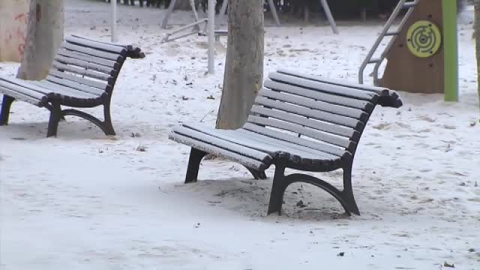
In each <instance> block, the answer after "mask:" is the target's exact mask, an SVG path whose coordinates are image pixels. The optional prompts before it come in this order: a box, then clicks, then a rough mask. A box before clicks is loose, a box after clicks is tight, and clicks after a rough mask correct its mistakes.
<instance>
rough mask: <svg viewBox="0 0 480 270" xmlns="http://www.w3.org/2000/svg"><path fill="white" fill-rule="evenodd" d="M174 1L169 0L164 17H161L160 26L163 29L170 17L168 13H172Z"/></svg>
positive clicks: (175, 0) (175, 1)
mask: <svg viewBox="0 0 480 270" xmlns="http://www.w3.org/2000/svg"><path fill="white" fill-rule="evenodd" d="M176 3H177V0H172V1H170V5H169V6H168V9H167V12H166V13H165V17H163V20H162V25H161V26H160V27H161V28H163V29H166V28H167V25H168V19H169V18H170V15H172V12H173V9H174V8H175V4H176Z"/></svg>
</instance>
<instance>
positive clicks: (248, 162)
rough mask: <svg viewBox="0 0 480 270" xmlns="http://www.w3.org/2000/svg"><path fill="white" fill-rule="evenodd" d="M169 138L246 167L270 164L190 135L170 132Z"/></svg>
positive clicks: (258, 167) (259, 167)
mask: <svg viewBox="0 0 480 270" xmlns="http://www.w3.org/2000/svg"><path fill="white" fill-rule="evenodd" d="M168 137H169V138H170V139H171V140H174V141H176V142H179V143H182V144H185V145H188V146H190V147H193V148H196V149H198V150H202V151H205V152H207V153H211V154H214V155H218V156H222V157H226V158H229V159H230V160H232V161H235V162H238V163H240V164H242V165H245V166H246V167H249V168H252V169H257V170H264V169H266V168H268V167H269V166H270V164H265V163H262V162H261V161H258V160H256V159H253V158H249V157H246V156H243V155H240V154H237V153H235V152H232V151H230V150H229V149H224V148H221V147H218V146H214V145H211V144H208V143H205V142H202V141H199V140H197V139H192V138H190V137H187V136H185V135H182V134H178V133H176V132H173V131H172V132H171V133H170V134H169V136H168Z"/></svg>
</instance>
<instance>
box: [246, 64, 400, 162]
mask: <svg viewBox="0 0 480 270" xmlns="http://www.w3.org/2000/svg"><path fill="white" fill-rule="evenodd" d="M269 78H270V80H266V81H265V83H264V89H262V91H261V92H260V93H259V94H258V96H257V98H256V99H255V103H254V105H253V107H252V110H251V113H250V116H249V118H248V121H247V123H246V124H245V126H244V129H247V130H250V131H253V132H257V133H261V134H264V135H266V136H269V137H273V138H276V139H281V140H287V141H290V142H292V143H296V144H299V145H303V146H307V147H310V148H313V149H317V150H320V151H322V152H325V153H329V154H333V155H336V156H339V157H343V156H344V155H353V154H354V153H355V150H356V147H357V144H358V142H359V140H360V136H361V133H362V132H363V130H364V128H365V123H366V122H367V121H368V118H369V117H370V114H371V113H372V111H373V109H374V107H375V105H376V104H377V103H378V101H379V98H380V97H381V96H382V95H381V93H380V92H378V91H373V90H372V91H366V90H364V89H362V90H360V89H356V88H352V87H346V86H341V85H338V84H337V85H335V84H332V83H327V82H320V81H315V80H313V79H312V78H305V77H303V78H302V77H298V76H295V75H294V74H291V73H290V74H288V73H281V72H280V73H279V72H276V73H271V74H270V75H269ZM397 97H398V96H397ZM400 106H401V104H400Z"/></svg>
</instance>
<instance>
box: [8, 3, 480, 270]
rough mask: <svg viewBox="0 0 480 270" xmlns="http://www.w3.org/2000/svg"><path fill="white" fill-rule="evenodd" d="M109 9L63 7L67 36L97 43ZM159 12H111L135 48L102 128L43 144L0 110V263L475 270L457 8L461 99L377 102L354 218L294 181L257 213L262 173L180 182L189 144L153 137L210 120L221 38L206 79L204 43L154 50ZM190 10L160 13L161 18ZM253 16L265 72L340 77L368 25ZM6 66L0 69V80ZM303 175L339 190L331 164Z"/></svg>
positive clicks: (368, 34)
mask: <svg viewBox="0 0 480 270" xmlns="http://www.w3.org/2000/svg"><path fill="white" fill-rule="evenodd" d="M109 11H110V8H109V6H108V4H106V3H101V2H95V1H86V0H76V1H74V0H69V1H67V7H66V19H67V21H66V24H67V25H66V34H79V35H82V36H87V37H91V38H96V39H100V40H105V41H108V40H109V38H110V37H109V22H108V18H109ZM163 12H164V11H163V10H156V9H145V8H144V9H141V8H138V7H137V8H126V7H124V6H123V5H119V18H120V22H119V27H118V33H119V42H120V43H133V44H134V45H137V46H140V47H141V48H142V49H143V50H144V51H145V52H146V55H147V57H146V58H145V59H142V60H131V59H129V60H127V62H126V64H125V65H124V67H123V70H122V72H121V74H120V77H119V79H118V81H117V85H116V88H115V91H114V96H113V108H112V116H113V121H114V126H115V128H116V131H117V134H118V135H117V136H115V137H112V138H108V137H105V136H104V135H103V134H102V132H101V131H100V129H98V128H97V127H95V126H93V125H92V124H90V123H88V122H86V121H83V120H81V119H78V118H74V117H68V118H67V121H66V122H62V123H61V124H60V128H59V136H58V138H45V136H46V130H47V121H48V111H47V110H45V109H38V108H36V107H34V106H31V105H30V104H27V103H23V102H18V103H15V104H14V105H13V107H12V111H13V113H12V115H11V124H10V125H9V126H7V127H1V128H0V180H1V185H0V268H1V269H2V270H17V269H22V270H29V269H55V270H56V269H62V270H63V269H69V270H76V269H112V270H118V269H242V270H246V269H273V268H275V269H449V268H447V267H446V266H444V263H447V264H454V265H455V269H467V270H471V269H475V270H477V269H480V235H479V233H478V230H479V228H480V187H479V179H480V166H479V165H480V162H479V157H480V140H479V132H480V130H479V129H480V124H479V123H478V120H479V112H478V98H477V94H476V63H475V56H474V42H473V40H472V39H471V36H472V31H471V28H472V27H471V24H469V23H470V21H471V16H470V15H469V14H466V15H465V16H463V17H462V20H461V24H460V25H459V31H460V35H459V37H460V42H459V53H460V78H461V80H460V90H461V91H460V97H461V99H460V102H458V103H445V102H443V96H442V95H422V94H410V93H403V92H400V95H401V97H402V99H403V101H404V103H405V105H404V106H403V107H402V108H400V109H399V110H396V109H388V108H381V107H379V108H377V109H376V111H375V112H374V114H373V115H372V117H371V119H370V121H369V123H368V127H367V129H366V131H365V133H364V135H363V137H362V141H361V144H360V146H359V149H358V152H357V155H356V161H355V164H354V168H353V183H354V192H355V195H356V199H357V202H358V205H359V207H360V211H361V212H362V215H361V216H354V217H347V216H345V215H343V214H342V213H343V210H342V209H341V207H340V205H339V204H338V203H337V202H336V201H335V200H334V199H333V198H332V197H331V196H330V195H328V194H326V193H325V192H323V191H322V190H320V189H318V188H314V187H310V186H308V185H304V184H295V185H292V186H291V187H289V189H288V190H287V193H286V197H285V205H284V215H282V216H277V215H270V216H266V210H267V204H268V199H269V192H270V188H271V178H269V179H268V180H266V181H254V180H252V177H251V176H250V175H249V174H248V172H247V171H246V170H245V169H244V168H243V167H241V166H240V165H238V164H236V163H232V162H228V161H226V160H206V161H204V162H202V167H201V169H200V175H199V179H201V181H199V182H198V183H196V184H189V185H184V184H183V178H184V176H185V171H186V165H187V160H188V154H189V148H188V147H186V146H184V145H181V144H178V143H175V142H173V141H170V140H168V133H169V132H170V130H171V129H172V127H173V126H176V125H178V124H179V123H199V122H202V123H204V124H205V125H207V126H210V127H213V126H214V124H215V118H216V111H217V108H218V103H219V101H220V96H221V86H222V82H223V67H224V58H225V38H222V40H221V43H220V44H217V46H216V48H217V53H216V54H217V58H216V61H217V62H216V70H215V71H216V74H215V75H214V76H209V75H207V74H206V70H207V57H206V56H207V50H206V47H207V44H206V37H196V36H191V37H189V38H185V39H181V40H179V41H177V42H172V43H167V44H161V43H160V40H161V39H162V38H163V36H164V35H165V33H166V30H162V29H160V27H159V24H160V22H161V18H162V14H163ZM466 12H467V13H470V14H471V13H473V12H472V10H471V9H467V11H466ZM190 18H191V15H190V14H189V13H185V12H175V13H174V15H173V16H172V23H173V24H175V25H177V24H182V23H187V22H188V21H189V19H190ZM266 19H267V25H268V27H267V28H266V40H265V45H266V46H265V73H266V74H267V73H268V72H272V71H275V70H276V69H278V68H287V69H290V70H296V71H299V72H306V73H309V74H314V75H323V76H326V77H330V78H332V79H340V80H350V81H352V82H355V81H356V78H357V70H358V67H359V65H360V63H361V61H362V60H363V58H364V57H365V55H366V53H367V50H368V48H369V46H371V44H372V43H373V38H374V37H375V36H376V35H377V34H378V33H379V31H380V30H381V24H380V23H378V22H375V23H368V24H361V23H358V22H355V23H353V22H340V23H339V30H340V35H334V34H333V33H332V32H331V29H330V28H329V27H328V25H327V24H326V22H323V23H318V22H317V24H319V25H301V24H290V25H286V26H283V27H279V28H276V27H273V26H271V25H272V21H271V18H270V17H269V16H266ZM354 24H355V25H354ZM17 68H18V64H14V63H1V64H0V74H1V75H2V76H14V75H15V72H16V69H17ZM93 112H95V113H97V115H101V114H100V113H101V109H100V108H97V109H94V110H93ZM267 174H268V175H269V176H270V177H271V176H273V171H272V170H271V169H270V170H269V171H268V172H267ZM315 175H317V176H322V177H323V176H327V177H328V179H330V182H332V183H334V184H335V185H341V180H340V179H341V172H333V173H328V174H315ZM297 205H298V206H297ZM303 205H306V206H307V207H302V206H303ZM342 255H343V256H342Z"/></svg>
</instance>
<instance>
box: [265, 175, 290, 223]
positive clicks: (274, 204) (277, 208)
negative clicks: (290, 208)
mask: <svg viewBox="0 0 480 270" xmlns="http://www.w3.org/2000/svg"><path fill="white" fill-rule="evenodd" d="M284 180H285V167H276V168H275V176H274V177H273V184H272V192H271V194H270V203H269V204H268V212H267V214H268V215H270V214H271V213H275V212H277V213H278V215H281V214H282V204H283V194H284V192H285V189H286V188H287V187H286V186H285V181H284Z"/></svg>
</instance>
